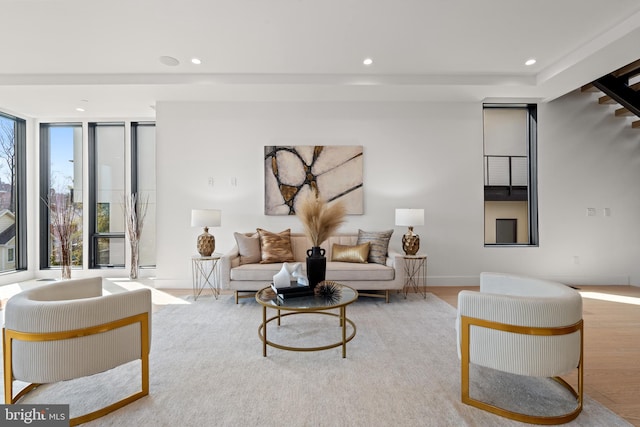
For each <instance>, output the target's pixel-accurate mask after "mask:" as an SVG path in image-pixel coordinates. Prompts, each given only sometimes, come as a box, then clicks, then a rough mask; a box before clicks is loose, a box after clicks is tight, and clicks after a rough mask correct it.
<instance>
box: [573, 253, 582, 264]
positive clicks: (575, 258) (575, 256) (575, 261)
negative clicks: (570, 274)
mask: <svg viewBox="0 0 640 427" xmlns="http://www.w3.org/2000/svg"><path fill="white" fill-rule="evenodd" d="M573 263H574V264H580V257H579V256H578V255H574V256H573Z"/></svg>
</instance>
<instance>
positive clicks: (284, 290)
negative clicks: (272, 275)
mask: <svg viewBox="0 0 640 427" xmlns="http://www.w3.org/2000/svg"><path fill="white" fill-rule="evenodd" d="M271 289H273V291H274V292H275V293H276V294H277V295H278V298H280V299H289V298H295V297H306V296H310V295H313V289H311V288H310V287H309V286H308V285H299V284H298V283H297V282H291V284H290V285H289V286H280V287H277V286H276V285H274V284H273V283H272V284H271Z"/></svg>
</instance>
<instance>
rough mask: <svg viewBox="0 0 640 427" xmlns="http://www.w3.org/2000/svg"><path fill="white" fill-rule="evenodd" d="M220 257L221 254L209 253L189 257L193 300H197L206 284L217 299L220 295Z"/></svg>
mask: <svg viewBox="0 0 640 427" xmlns="http://www.w3.org/2000/svg"><path fill="white" fill-rule="evenodd" d="M221 257H222V255H221V254H211V256H200V255H194V256H193V257H191V274H192V280H193V299H194V301H197V300H198V297H199V296H200V294H201V293H202V291H203V290H204V288H205V287H206V286H209V288H211V291H212V292H213V296H214V297H215V298H216V299H218V296H219V295H220V280H219V279H220V277H219V276H220V273H219V271H218V261H220V258H221Z"/></svg>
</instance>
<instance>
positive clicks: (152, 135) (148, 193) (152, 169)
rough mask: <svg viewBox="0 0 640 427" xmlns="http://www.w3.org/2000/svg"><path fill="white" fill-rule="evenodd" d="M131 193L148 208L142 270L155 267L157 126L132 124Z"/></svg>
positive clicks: (141, 241)
mask: <svg viewBox="0 0 640 427" xmlns="http://www.w3.org/2000/svg"><path fill="white" fill-rule="evenodd" d="M131 159H132V161H131V192H132V193H136V194H137V195H138V198H139V200H140V202H141V203H144V204H146V209H145V213H146V215H145V217H144V223H143V227H142V236H141V238H140V266H141V267H154V266H155V265H156V163H155V162H156V126H155V123H131Z"/></svg>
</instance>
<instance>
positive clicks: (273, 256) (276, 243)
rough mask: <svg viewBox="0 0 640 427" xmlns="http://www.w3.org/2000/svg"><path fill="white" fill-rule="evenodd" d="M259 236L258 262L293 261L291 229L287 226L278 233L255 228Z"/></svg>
mask: <svg viewBox="0 0 640 427" xmlns="http://www.w3.org/2000/svg"><path fill="white" fill-rule="evenodd" d="M257 230H258V235H259V236H260V256H261V260H260V264H271V263H274V262H293V261H294V259H293V251H292V250H291V229H289V228H287V229H286V230H284V231H281V232H280V233H272V232H271V231H267V230H263V229H262V228H257Z"/></svg>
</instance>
